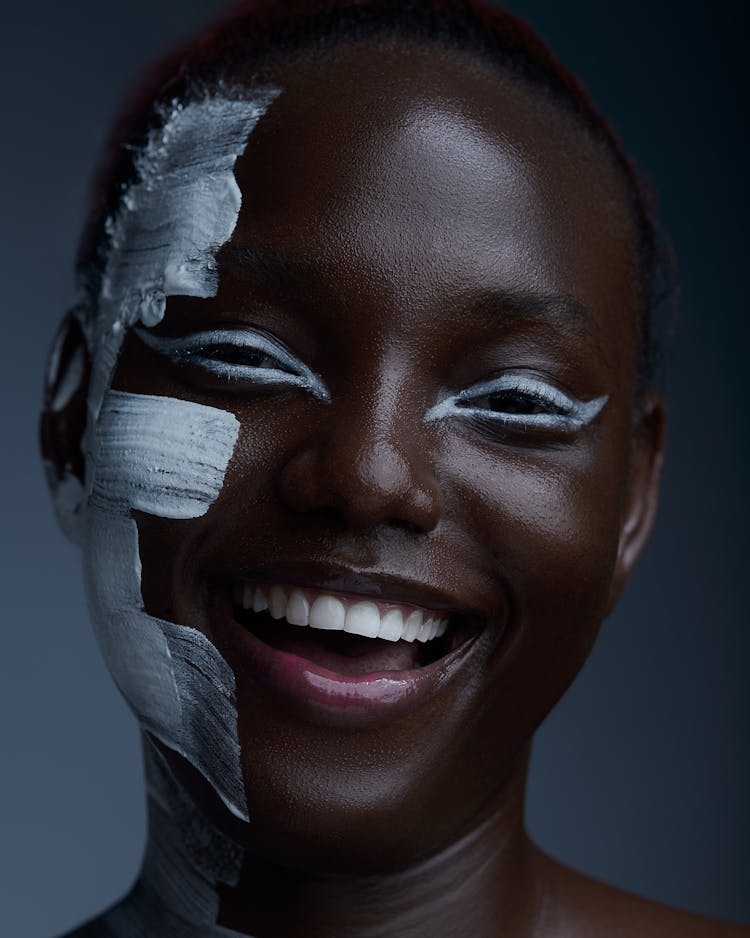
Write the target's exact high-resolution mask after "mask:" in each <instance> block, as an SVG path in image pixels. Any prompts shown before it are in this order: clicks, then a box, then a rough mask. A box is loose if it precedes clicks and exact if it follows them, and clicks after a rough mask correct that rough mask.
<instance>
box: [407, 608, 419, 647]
mask: <svg viewBox="0 0 750 938" xmlns="http://www.w3.org/2000/svg"><path fill="white" fill-rule="evenodd" d="M421 626H422V613H421V612H419V611H416V612H412V614H411V615H410V616H409V617H408V618H407V620H406V622H404V640H405V641H407V642H413V641H414V640H415V639H416V638H417V636H418V635H419V632H420V629H421Z"/></svg>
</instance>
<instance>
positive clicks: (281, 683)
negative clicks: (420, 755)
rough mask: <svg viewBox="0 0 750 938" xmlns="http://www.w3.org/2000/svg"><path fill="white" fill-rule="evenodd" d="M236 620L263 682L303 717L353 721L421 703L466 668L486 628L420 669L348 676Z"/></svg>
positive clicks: (249, 663)
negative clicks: (265, 638)
mask: <svg viewBox="0 0 750 938" xmlns="http://www.w3.org/2000/svg"><path fill="white" fill-rule="evenodd" d="M235 625H236V632H238V633H240V634H239V635H237V636H236V639H235V640H236V648H237V650H238V651H239V653H240V654H241V655H242V658H243V659H244V660H243V663H244V664H245V666H246V670H247V671H248V672H249V673H251V674H252V676H253V678H254V679H255V681H256V682H257V684H258V685H260V686H261V687H262V688H263V689H264V690H265V691H267V692H269V693H270V694H272V695H273V696H274V697H275V698H276V699H277V700H278V701H279V702H280V703H281V704H283V705H284V706H286V707H287V709H289V708H291V709H292V710H293V711H295V712H296V714H297V715H298V716H299V717H301V718H303V719H308V720H309V719H312V720H314V721H316V722H323V723H328V724H332V725H335V726H347V725H348V726H351V727H357V726H363V725H367V724H371V723H376V722H379V721H381V720H387V719H391V718H393V717H396V716H400V715H402V714H405V713H407V712H409V711H411V710H414V709H416V708H417V707H419V706H421V705H422V704H423V703H425V702H426V700H428V699H429V698H430V697H432V696H434V695H435V694H436V693H437V692H438V691H439V690H440V689H441V688H442V687H443V686H444V685H445V684H446V683H447V682H449V681H451V679H452V678H454V677H455V675H456V674H457V672H459V671H460V670H462V669H463V668H462V666H463V665H464V664H465V662H466V661H467V659H468V658H469V657H471V652H472V650H473V649H474V648H475V647H476V646H477V644H478V640H479V638H480V636H481V634H482V633H481V632H480V633H478V634H477V635H475V636H473V637H472V638H470V639H468V640H467V641H466V642H464V644H463V645H461V646H460V647H458V648H456V649H454V650H453V651H451V652H449V653H448V654H447V655H446V656H445V657H443V658H440V659H439V660H438V661H435V662H433V663H432V664H429V665H425V666H424V667H422V668H419V669H418V670H411V671H377V672H373V673H372V674H363V675H358V676H357V677H348V676H344V675H342V674H336V673H335V672H333V671H329V670H327V669H326V668H323V667H321V666H319V665H317V664H314V663H313V662H311V661H308V660H307V659H305V658H300V657H298V656H297V655H293V654H290V653H288V652H285V651H280V650H278V649H276V648H272V647H271V646H270V645H266V644H265V642H262V641H261V640H260V639H258V638H256V637H255V636H254V635H253V634H252V632H250V631H248V630H247V629H243V627H242V625H240V623H239V622H236V623H235Z"/></svg>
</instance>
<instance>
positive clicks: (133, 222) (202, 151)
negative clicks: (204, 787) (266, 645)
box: [53, 89, 280, 938]
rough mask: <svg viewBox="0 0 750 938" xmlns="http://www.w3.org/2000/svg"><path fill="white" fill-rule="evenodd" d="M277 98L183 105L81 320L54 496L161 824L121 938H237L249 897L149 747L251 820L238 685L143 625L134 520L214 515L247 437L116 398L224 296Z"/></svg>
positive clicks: (192, 638)
mask: <svg viewBox="0 0 750 938" xmlns="http://www.w3.org/2000/svg"><path fill="white" fill-rule="evenodd" d="M279 93H280V92H279V91H278V90H277V89H266V90H264V91H261V92H259V93H257V94H256V95H254V98H253V100H250V101H248V100H242V99H241V98H240V99H237V100H234V99H230V98H224V97H218V96H215V97H206V98H205V99H204V100H202V101H197V102H190V103H185V104H183V103H179V102H173V103H172V105H171V106H170V107H169V108H167V109H165V110H163V111H162V113H161V117H162V124H161V127H160V128H158V129H154V130H152V131H150V132H149V135H148V137H147V140H146V143H145V145H144V146H143V148H142V149H141V151H140V152H139V154H138V155H137V157H136V159H135V169H136V176H137V179H136V181H135V182H134V183H133V184H132V185H131V186H130V187H129V188H128V189H127V190H126V192H125V193H124V195H123V197H122V200H121V205H120V207H119V209H118V211H117V213H116V214H115V215H114V217H113V218H111V219H110V220H109V221H108V223H107V234H108V237H109V250H108V255H107V259H106V264H105V268H104V271H103V275H102V279H101V286H100V290H99V292H98V294H97V295H96V296H95V297H91V296H90V295H89V299H90V300H91V301H92V302H91V303H90V305H89V306H88V307H86V308H83V307H81V308H79V310H78V313H77V315H78V316H79V319H80V320H81V324H82V328H83V330H84V335H85V337H86V341H87V344H88V348H89V351H90V354H91V358H92V375H91V382H90V386H89V393H88V399H87V406H88V420H87V430H86V435H85V440H84V455H85V464H86V487H85V490H83V488H82V486H81V485H80V483H78V482H77V480H76V479H75V477H74V476H72V474H68V475H66V476H65V477H64V478H63V479H62V480H55V484H54V486H53V492H54V493H55V495H56V508H57V510H58V513H59V514H60V516H61V517H63V518H64V520H63V529H64V530H66V532H67V533H68V534H69V535H70V536H71V537H72V539H74V540H76V541H80V542H81V543H82V548H83V554H84V566H85V574H86V581H87V595H88V601H89V604H90V608H91V612H92V618H93V620H94V627H95V630H96V632H97V635H98V637H99V640H100V643H101V646H102V650H103V653H104V657H105V660H106V662H107V665H108V666H109V668H110V670H111V672H112V674H113V676H114V678H115V681H116V682H117V684H118V686H119V688H120V690H121V691H122V693H123V695H124V696H125V698H126V700H127V701H128V703H129V704H130V706H131V708H132V709H133V711H134V712H135V714H136V716H137V718H138V719H139V722H140V724H141V727H142V729H143V730H144V739H145V742H146V746H147V750H148V751H149V753H150V754H149V755H148V756H147V770H148V772H149V780H148V783H149V806H150V810H151V813H152V819H153V823H154V825H155V829H154V832H153V836H154V839H153V841H150V845H149V853H148V857H147V862H146V864H145V866H144V869H143V872H142V875H141V878H140V880H139V884H138V885H137V886H136V888H135V889H134V890H133V892H132V893H131V894H130V896H129V897H127V898H126V899H125V900H124V901H123V903H121V904H120V905H119V906H117V907H115V909H114V910H112V911H111V912H110V913H108V914H107V915H105V916H104V918H103V919H101V920H100V924H101V927H102V931H103V933H104V934H109V935H113V936H118V938H119V936H122V938H138V936H141V935H142V936H144V938H145V936H146V935H152V934H154V933H155V932H156V931H158V933H159V934H160V935H162V936H163V938H186V936H193V935H195V936H198V935H202V936H206V935H209V934H210V935H216V936H218V935H230V934H233V933H232V932H231V931H229V930H226V929H223V928H221V927H220V926H218V925H217V916H218V909H219V898H218V893H217V887H218V885H219V884H220V883H225V884H227V885H233V884H236V882H237V880H238V878H239V871H240V867H241V863H242V850H241V848H239V847H238V846H237V845H236V844H233V843H232V842H230V841H228V840H227V839H226V838H224V837H223V835H221V834H220V833H219V832H218V831H216V829H215V828H214V826H213V825H212V824H211V823H210V822H209V821H208V820H207V819H206V818H205V817H204V816H203V815H202V814H201V813H200V811H199V810H198V809H197V808H196V807H195V805H193V804H192V802H191V801H190V799H189V798H188V797H187V795H186V793H185V792H184V791H183V790H182V789H181V786H180V785H179V784H178V782H177V781H176V780H175V779H174V778H172V777H171V775H170V773H169V771H168V769H167V768H166V764H165V763H160V764H159V765H157V761H158V760H157V755H158V754H156V753H155V752H154V751H152V750H153V745H154V744H153V742H150V740H151V739H156V740H159V741H160V742H161V743H162V744H164V745H165V746H167V747H168V748H169V749H171V750H173V751H175V752H177V753H179V754H181V755H182V756H184V757H185V758H186V759H187V760H188V761H189V762H190V763H191V764H192V765H193V766H194V767H195V768H196V769H198V771H200V772H201V773H202V774H203V776H204V777H205V778H206V779H207V780H208V781H209V782H210V784H211V785H212V786H213V788H214V790H215V791H216V792H217V794H218V795H219V797H220V798H221V799H222V800H223V802H224V804H225V805H226V806H227V808H228V809H229V810H230V811H231V812H232V813H233V814H235V815H236V816H237V817H239V818H242V819H244V820H247V806H246V802H245V794H244V783H243V777H242V769H241V765H240V748H239V741H238V735H237V710H236V704H235V699H234V693H235V684H234V675H233V673H232V671H231V669H230V668H229V666H228V665H227V663H226V662H225V661H224V659H223V658H222V656H221V654H220V653H219V651H218V649H217V648H215V646H214V645H213V644H212V643H211V642H210V641H209V639H208V638H207V637H206V636H205V635H203V634H202V633H201V632H198V631H196V630H194V629H191V628H188V627H186V626H182V625H178V624H175V623H171V622H166V621H163V620H160V619H157V618H155V617H153V616H150V615H149V614H148V613H146V612H145V610H144V608H143V599H142V595H141V561H140V555H139V550H138V529H137V526H136V522H135V521H134V520H133V518H132V517H131V512H132V511H133V510H134V509H138V510H141V511H146V512H149V513H151V514H153V515H156V516H159V517H167V518H181V519H188V518H197V517H200V516H202V515H203V514H205V512H206V511H208V509H209V508H210V505H211V503H212V502H213V501H214V500H215V498H216V497H217V496H218V494H219V492H220V489H221V486H222V484H223V480H224V476H225V473H226V469H227V466H228V464H229V460H230V458H231V455H232V452H233V448H234V445H235V442H236V438H237V432H238V423H237V421H236V418H235V417H234V416H233V415H232V414H227V413H225V412H223V411H220V410H218V409H216V408H209V407H205V406H204V405H201V404H197V403H191V402H185V401H178V400H172V399H168V398H157V397H153V396H150V395H132V394H127V393H125V392H119V391H109V390H108V388H109V386H110V384H111V380H112V375H113V373H114V368H115V366H116V363H117V359H118V356H119V353H120V349H121V346H122V342H123V339H124V337H125V335H126V333H127V330H128V329H129V328H131V327H132V326H133V325H135V324H136V323H141V324H143V325H144V326H146V327H151V326H153V325H155V324H156V323H158V322H159V321H160V320H161V318H162V317H163V315H164V311H165V305H166V298H167V297H168V296H172V295H184V296H195V297H209V296H213V295H215V294H216V291H217V288H218V275H217V269H216V260H215V257H216V252H217V251H218V249H219V248H220V247H221V246H222V244H224V243H225V242H226V241H227V240H228V239H229V238H230V237H231V234H232V232H233V231H234V228H235V225H236V223H237V218H238V215H239V209H240V203H241V193H240V190H239V186H238V185H237V182H236V180H235V178H234V171H233V170H234V163H235V160H236V158H237V157H238V156H239V155H240V154H241V153H242V152H243V151H244V149H245V145H246V143H247V140H248V137H249V135H250V133H251V131H252V130H253V128H254V127H255V125H256V123H257V121H258V120H259V118H260V117H261V116H262V115H263V114H264V113H265V111H266V109H267V108H268V106H269V104H270V103H271V102H272V101H273V100H274V98H275V97H276V96H277V95H278V94H279ZM58 354H59V352H58ZM68 483H71V484H68ZM73 483H75V484H73ZM155 760H157V761H155ZM203 846H205V847H206V849H205V850H203V849H202V848H203ZM196 850H197V851H198V855H196ZM183 881H184V883H185V888H184V889H181V888H179V884H180V882H183ZM138 896H141V897H144V896H145V897H146V900H145V902H141V901H140V900H139V898H138ZM188 900H189V901H188ZM185 915H187V916H188V920H187V921H186V919H185Z"/></svg>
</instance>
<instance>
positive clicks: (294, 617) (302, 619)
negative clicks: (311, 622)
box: [285, 590, 310, 625]
mask: <svg viewBox="0 0 750 938" xmlns="http://www.w3.org/2000/svg"><path fill="white" fill-rule="evenodd" d="M309 615H310V603H309V602H308V601H307V599H306V598H305V594H304V593H302V592H301V591H300V590H294V592H293V593H292V595H291V596H290V597H289V602H288V603H287V607H286V616H285V617H286V621H287V622H288V623H289V624H290V625H307V623H308V617H309Z"/></svg>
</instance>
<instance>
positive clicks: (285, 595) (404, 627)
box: [230, 582, 483, 680]
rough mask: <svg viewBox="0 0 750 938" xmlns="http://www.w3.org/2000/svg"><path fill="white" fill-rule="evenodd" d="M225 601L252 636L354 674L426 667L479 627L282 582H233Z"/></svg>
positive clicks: (471, 620) (471, 619) (460, 618)
mask: <svg viewBox="0 0 750 938" xmlns="http://www.w3.org/2000/svg"><path fill="white" fill-rule="evenodd" d="M230 602H231V606H232V610H233V616H234V618H235V620H236V621H237V622H238V623H239V624H240V625H241V626H242V627H243V629H245V630H246V631H247V632H249V633H251V634H252V635H253V636H254V637H255V638H256V639H257V640H258V641H260V642H262V643H263V644H265V645H267V646H269V647H270V648H273V649H275V650H277V651H279V652H283V653H286V654H289V655H294V656H295V657H297V658H299V659H302V660H304V661H307V662H309V663H310V664H312V665H314V666H317V667H318V668H322V669H324V670H325V671H327V672H331V673H332V674H336V675H340V676H342V677H348V678H350V679H355V680H356V679H357V678H364V677H365V676H367V675H372V676H376V675H382V674H383V673H389V674H392V675H393V677H396V678H397V677H399V676H401V677H406V674H405V672H411V671H419V670H421V669H424V668H428V667H429V666H430V665H432V664H435V663H436V662H439V661H440V660H441V659H443V658H445V657H446V656H448V655H450V653H451V652H453V651H455V650H456V649H458V648H460V647H461V646H462V645H464V644H466V643H467V642H469V641H471V639H472V638H474V637H475V636H476V635H477V634H478V633H479V632H480V631H481V628H482V625H483V622H482V621H481V619H480V617H477V616H470V615H460V614H456V613H448V612H446V611H444V610H435V609H427V608H424V607H420V606H415V605H409V604H405V603H395V602H387V601H380V600H375V599H370V598H364V597H362V596H355V595H347V594H345V593H339V592H329V591H322V590H315V589H309V588H302V587H298V586H294V585H290V584H286V583H253V582H242V583H235V584H233V585H232V586H231V587H230ZM399 672H401V674H400V675H399Z"/></svg>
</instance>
